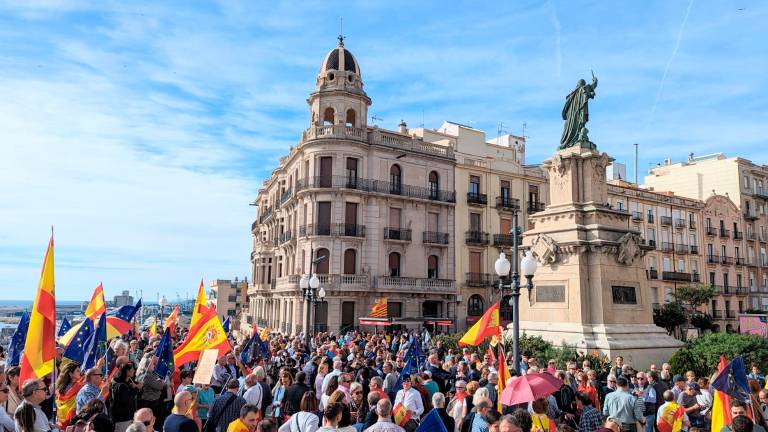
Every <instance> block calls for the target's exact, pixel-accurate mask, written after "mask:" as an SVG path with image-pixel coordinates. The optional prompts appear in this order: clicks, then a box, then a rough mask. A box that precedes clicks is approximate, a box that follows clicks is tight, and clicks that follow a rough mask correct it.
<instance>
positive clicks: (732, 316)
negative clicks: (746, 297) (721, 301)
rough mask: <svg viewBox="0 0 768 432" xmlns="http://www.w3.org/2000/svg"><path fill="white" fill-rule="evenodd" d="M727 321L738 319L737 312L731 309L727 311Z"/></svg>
mask: <svg viewBox="0 0 768 432" xmlns="http://www.w3.org/2000/svg"><path fill="white" fill-rule="evenodd" d="M725 319H728V320H732V319H736V311H733V310H730V309H729V310H727V311H725Z"/></svg>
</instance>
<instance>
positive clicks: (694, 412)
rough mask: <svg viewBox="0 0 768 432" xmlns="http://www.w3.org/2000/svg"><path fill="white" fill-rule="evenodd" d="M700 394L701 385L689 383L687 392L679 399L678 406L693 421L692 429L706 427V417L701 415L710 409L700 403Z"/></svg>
mask: <svg viewBox="0 0 768 432" xmlns="http://www.w3.org/2000/svg"><path fill="white" fill-rule="evenodd" d="M699 394H700V392H699V384H697V383H695V382H688V383H686V384H685V391H684V392H682V393H680V395H679V396H678V397H677V404H678V405H680V406H682V407H683V408H684V409H685V413H686V414H688V418H689V419H690V421H691V427H695V428H703V427H704V416H703V415H701V411H702V410H705V409H707V408H708V407H706V406H702V405H701V404H700V403H699V400H698V398H697V396H698V395H699Z"/></svg>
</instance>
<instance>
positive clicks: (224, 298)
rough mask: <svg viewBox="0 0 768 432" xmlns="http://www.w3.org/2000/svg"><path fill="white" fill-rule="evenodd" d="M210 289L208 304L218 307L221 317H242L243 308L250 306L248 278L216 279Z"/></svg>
mask: <svg viewBox="0 0 768 432" xmlns="http://www.w3.org/2000/svg"><path fill="white" fill-rule="evenodd" d="M209 288H210V290H209V291H208V302H209V303H213V305H214V306H216V311H217V312H218V314H219V316H220V317H222V318H223V319H226V318H227V317H230V318H239V317H240V314H241V312H242V310H243V309H244V307H243V306H244V305H247V304H248V278H245V279H238V278H234V279H215V280H213V281H211V283H210V285H209ZM233 328H234V327H233Z"/></svg>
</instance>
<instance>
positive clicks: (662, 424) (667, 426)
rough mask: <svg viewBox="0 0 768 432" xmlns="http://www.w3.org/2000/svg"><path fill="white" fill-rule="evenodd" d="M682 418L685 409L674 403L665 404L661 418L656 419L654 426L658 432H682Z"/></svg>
mask: <svg viewBox="0 0 768 432" xmlns="http://www.w3.org/2000/svg"><path fill="white" fill-rule="evenodd" d="M684 416H685V408H683V407H682V406H681V405H678V404H677V403H675V402H667V403H665V404H664V411H662V413H661V417H659V418H658V419H656V426H657V427H658V428H659V432H680V431H682V430H683V417H684Z"/></svg>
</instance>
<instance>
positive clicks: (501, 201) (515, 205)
mask: <svg viewBox="0 0 768 432" xmlns="http://www.w3.org/2000/svg"><path fill="white" fill-rule="evenodd" d="M496 209H498V210H510V211H511V210H519V209H520V200H519V199H516V198H511V197H508V196H498V197H496Z"/></svg>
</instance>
